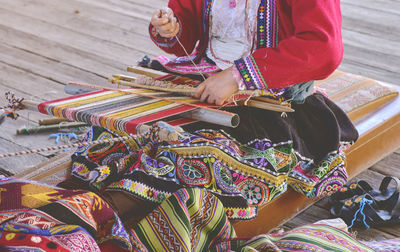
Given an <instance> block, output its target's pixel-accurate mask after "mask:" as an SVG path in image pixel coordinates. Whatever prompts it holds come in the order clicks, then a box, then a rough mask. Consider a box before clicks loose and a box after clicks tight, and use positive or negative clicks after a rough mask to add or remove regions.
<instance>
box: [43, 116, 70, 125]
mask: <svg viewBox="0 0 400 252" xmlns="http://www.w3.org/2000/svg"><path fill="white" fill-rule="evenodd" d="M60 122H69V120H68V119H64V118H58V117H55V118H49V119H42V120H39V125H53V124H59V123H60Z"/></svg>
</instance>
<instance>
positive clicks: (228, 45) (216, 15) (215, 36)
mask: <svg viewBox="0 0 400 252" xmlns="http://www.w3.org/2000/svg"><path fill="white" fill-rule="evenodd" d="M259 4H260V0H214V1H213V4H212V8H211V13H210V29H209V38H210V39H209V44H208V47H207V50H206V54H207V57H208V58H210V59H212V60H213V61H214V62H215V63H216V64H217V66H218V67H219V68H220V69H222V70H224V69H226V68H228V67H230V66H232V65H233V63H234V61H235V60H237V59H240V58H242V57H246V56H249V55H250V53H251V52H252V50H254V49H255V48H253V43H254V41H255V34H256V27H257V26H256V25H257V24H256V23H257V11H258V6H259Z"/></svg>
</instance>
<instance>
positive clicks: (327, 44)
mask: <svg viewBox="0 0 400 252" xmlns="http://www.w3.org/2000/svg"><path fill="white" fill-rule="evenodd" d="M288 3H289V4H290V7H291V10H292V13H291V18H292V23H293V27H294V32H293V35H292V36H290V37H288V38H286V39H284V40H282V41H280V43H279V44H278V46H277V47H274V48H271V47H270V48H261V49H257V50H256V51H254V53H252V54H251V55H250V56H248V57H245V58H241V59H239V60H237V61H235V65H236V67H237V69H238V71H239V72H240V74H241V77H242V78H243V81H244V83H245V84H246V87H247V89H268V88H272V89H276V88H284V87H288V86H291V85H294V84H298V83H303V82H307V81H311V80H318V79H324V78H326V77H327V76H329V74H331V73H332V72H333V71H334V70H335V69H336V68H337V67H338V66H339V64H340V62H341V60H342V57H343V43H342V34H341V26H342V19H341V12H340V1H339V0H307V1H304V0H288ZM289 18H290V16H289Z"/></svg>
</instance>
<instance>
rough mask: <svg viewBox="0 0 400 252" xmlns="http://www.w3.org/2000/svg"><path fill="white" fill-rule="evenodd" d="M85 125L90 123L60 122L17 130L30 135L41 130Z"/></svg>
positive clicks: (18, 133)
mask: <svg viewBox="0 0 400 252" xmlns="http://www.w3.org/2000/svg"><path fill="white" fill-rule="evenodd" d="M85 126H88V124H87V123H83V122H65V123H60V124H53V125H43V126H38V127H32V128H21V129H18V130H17V135H30V134H35V133H39V132H48V131H54V130H59V129H71V128H79V127H85Z"/></svg>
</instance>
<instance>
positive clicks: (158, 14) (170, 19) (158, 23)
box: [151, 8, 179, 38]
mask: <svg viewBox="0 0 400 252" xmlns="http://www.w3.org/2000/svg"><path fill="white" fill-rule="evenodd" d="M151 24H152V25H153V27H154V29H156V32H157V33H158V34H160V36H161V37H164V38H173V37H175V36H176V35H177V34H178V32H179V23H178V21H177V19H176V17H174V13H173V11H172V10H171V9H170V8H167V9H164V10H157V11H155V12H154V13H153V16H152V17H151Z"/></svg>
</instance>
